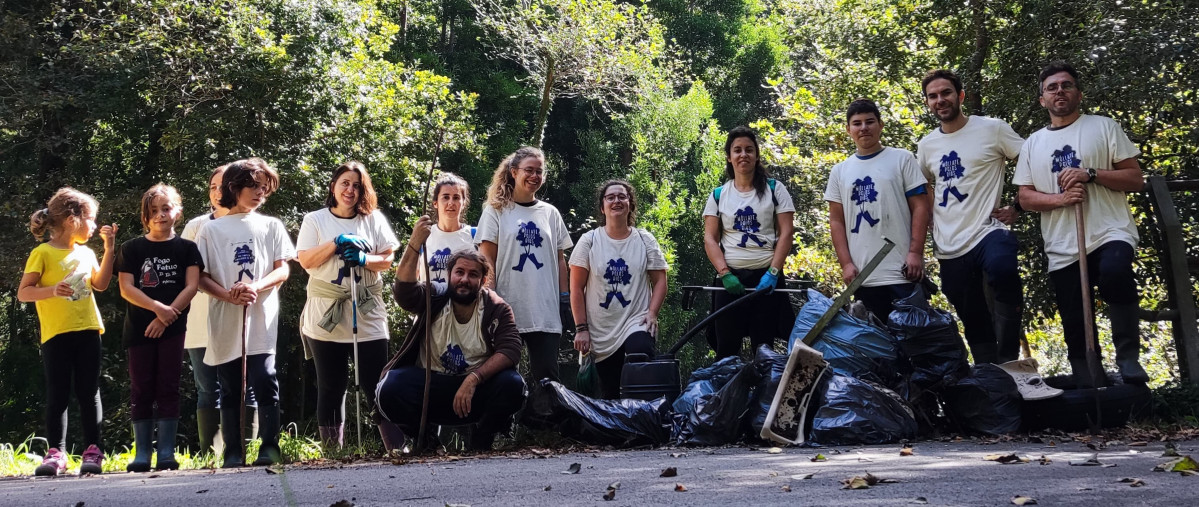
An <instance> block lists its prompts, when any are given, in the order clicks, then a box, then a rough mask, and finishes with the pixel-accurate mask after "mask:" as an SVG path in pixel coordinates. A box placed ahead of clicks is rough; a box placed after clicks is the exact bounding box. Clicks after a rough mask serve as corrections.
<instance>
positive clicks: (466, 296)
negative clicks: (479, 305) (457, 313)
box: [450, 283, 482, 305]
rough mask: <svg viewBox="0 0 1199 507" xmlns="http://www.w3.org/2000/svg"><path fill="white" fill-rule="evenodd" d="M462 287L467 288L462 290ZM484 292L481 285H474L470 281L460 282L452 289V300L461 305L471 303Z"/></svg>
mask: <svg viewBox="0 0 1199 507" xmlns="http://www.w3.org/2000/svg"><path fill="white" fill-rule="evenodd" d="M460 289H466V290H465V291H461V290H460ZM480 293H482V290H480V288H479V287H474V286H472V285H470V284H469V283H460V284H458V285H456V286H454V290H452V291H450V301H453V302H455V303H458V304H460V305H469V304H472V303H474V302H475V300H477V299H479V294H480Z"/></svg>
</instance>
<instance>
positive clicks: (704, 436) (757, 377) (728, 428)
mask: <svg viewBox="0 0 1199 507" xmlns="http://www.w3.org/2000/svg"><path fill="white" fill-rule="evenodd" d="M771 354H773V353H771ZM771 359H772V358H770V357H768V356H764V357H763V359H761V361H758V360H755V361H754V362H753V363H750V364H742V363H741V361H740V359H738V360H737V361H736V363H735V364H742V366H741V368H740V369H739V370H738V371H737V374H736V375H735V376H733V378H732V379H731V380H729V381H728V382H727V383H726V384H724V385H723V386H721V387H720V388H719V389H717V390H716V391H715V392H713V393H710V394H704V395H701V396H699V397H697V398H695V400H694V403H693V405H692V408H691V410H690V411H688V412H676V413H675V414H674V416H673V421H674V424H673V426H672V428H671V440H672V441H673V442H674V443H675V444H676V445H703V446H707V445H723V444H728V443H733V442H737V441H739V440H741V437H742V436H743V435H744V434H745V432H746V431H747V429H748V428H749V420H750V418H751V414H750V411H751V409H752V408H753V406H754V404H755V401H756V400H757V398H756V397H755V392H756V391H757V387H758V384H759V383H761V381H762V378H763V377H764V376H768V375H769V372H770V369H771V364H770V361H771ZM718 364H719V363H718ZM688 390H690V386H688Z"/></svg>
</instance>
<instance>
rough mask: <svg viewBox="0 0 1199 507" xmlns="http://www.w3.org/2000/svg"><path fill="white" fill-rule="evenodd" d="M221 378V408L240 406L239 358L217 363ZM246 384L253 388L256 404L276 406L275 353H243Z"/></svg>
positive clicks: (277, 403) (236, 408)
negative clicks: (244, 355) (245, 354)
mask: <svg viewBox="0 0 1199 507" xmlns="http://www.w3.org/2000/svg"><path fill="white" fill-rule="evenodd" d="M217 375H218V376H219V377H220V379H221V410H237V411H240V410H241V358H237V359H234V360H232V361H229V362H227V363H221V364H218V365H217ZM246 385H247V386H248V387H250V388H253V389H254V396H255V398H257V400H258V408H259V409H264V408H267V407H277V406H279V379H278V378H277V377H276V376H275V355H274V354H254V355H249V356H246Z"/></svg>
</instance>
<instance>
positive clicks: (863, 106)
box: [845, 99, 883, 124]
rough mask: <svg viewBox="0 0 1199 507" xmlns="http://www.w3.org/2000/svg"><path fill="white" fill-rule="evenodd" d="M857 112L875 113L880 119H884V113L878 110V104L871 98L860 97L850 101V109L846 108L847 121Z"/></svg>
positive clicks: (875, 116)
mask: <svg viewBox="0 0 1199 507" xmlns="http://www.w3.org/2000/svg"><path fill="white" fill-rule="evenodd" d="M855 114H873V115H874V118H875V119H877V120H878V121H883V115H882V113H879V112H878V105H877V104H875V103H874V101H873V100H870V99H858V100H855V101H853V102H850V103H849V109H847V110H845V123H846V124H848V123H849V120H850V118H853V116H854V115H855Z"/></svg>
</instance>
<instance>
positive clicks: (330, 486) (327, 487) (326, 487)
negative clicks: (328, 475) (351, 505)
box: [325, 484, 333, 489]
mask: <svg viewBox="0 0 1199 507" xmlns="http://www.w3.org/2000/svg"><path fill="white" fill-rule="evenodd" d="M332 487H333V485H332V484H330V485H328V486H325V489H329V488H332Z"/></svg>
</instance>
